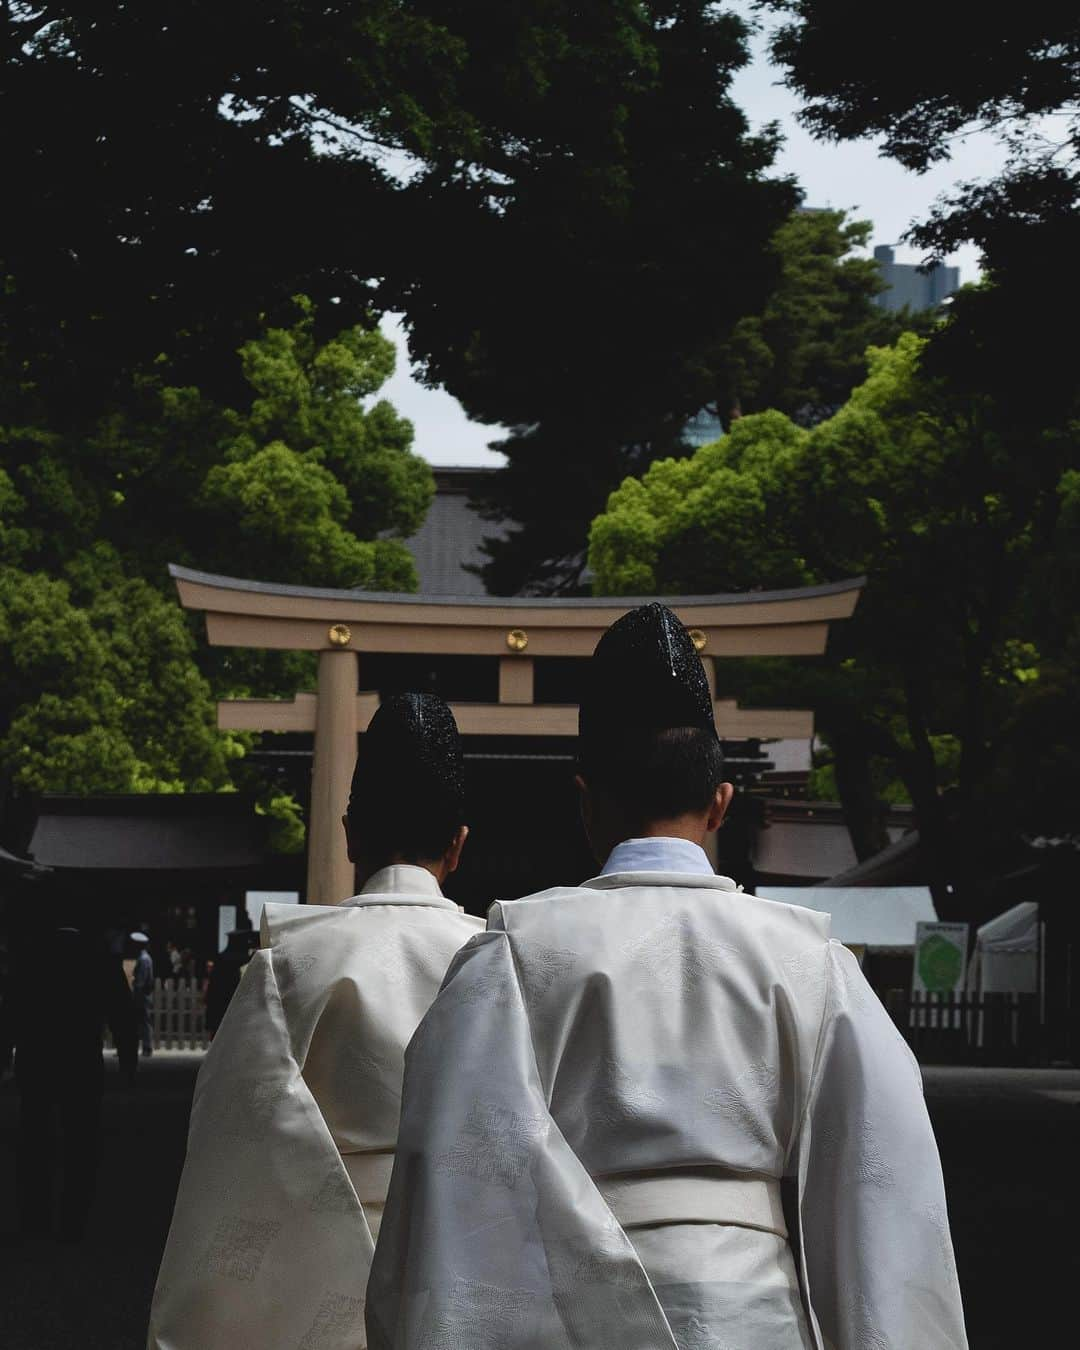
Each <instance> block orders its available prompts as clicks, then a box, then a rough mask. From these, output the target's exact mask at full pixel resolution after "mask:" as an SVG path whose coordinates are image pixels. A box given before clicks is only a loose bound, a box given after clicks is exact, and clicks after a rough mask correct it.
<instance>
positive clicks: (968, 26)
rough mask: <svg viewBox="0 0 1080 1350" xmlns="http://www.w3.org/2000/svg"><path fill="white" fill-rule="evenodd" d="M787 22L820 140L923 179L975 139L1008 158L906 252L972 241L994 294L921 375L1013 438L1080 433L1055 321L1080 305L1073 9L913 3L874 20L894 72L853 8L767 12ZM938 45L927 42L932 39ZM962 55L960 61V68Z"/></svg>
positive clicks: (942, 337)
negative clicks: (940, 382) (980, 408)
mask: <svg viewBox="0 0 1080 1350" xmlns="http://www.w3.org/2000/svg"><path fill="white" fill-rule="evenodd" d="M762 7H763V8H767V9H771V10H772V11H774V12H775V13H776V14H777V15H778V16H779V17H780V18H781V24H780V27H779V28H778V30H777V32H776V33H775V34H774V38H773V48H772V50H773V56H774V59H775V60H776V61H777V62H778V63H779V64H781V65H782V66H783V67H784V68H785V69H786V71H787V82H788V84H789V85H790V87H791V88H793V89H794V90H795V91H796V92H798V93H799V94H801V95H802V96H803V98H804V99H805V100H806V102H805V108H804V111H803V113H802V118H803V121H804V122H805V124H806V125H807V126H808V127H809V129H810V130H811V132H813V133H814V134H815V135H817V136H818V137H820V138H822V139H826V140H833V141H844V140H855V139H859V138H865V137H880V138H881V149H882V153H883V154H886V155H889V156H891V157H892V158H893V159H895V160H896V161H897V162H898V163H900V164H902V165H904V167H905V168H908V169H911V170H913V171H914V172H916V173H921V172H923V171H925V170H926V169H927V168H929V167H930V166H932V165H934V164H939V163H942V162H944V161H947V160H948V159H949V158H950V157H951V156H952V154H953V151H954V149H955V147H956V145H957V144H958V143H960V142H961V141H963V139H964V138H965V137H966V136H967V135H968V134H969V133H971V132H984V133H990V134H992V135H993V136H994V137H995V138H996V139H997V140H998V142H999V144H1000V145H1001V146H1002V147H1003V149H1004V151H1005V159H1004V163H1003V166H1002V168H1001V170H1000V171H999V172H997V173H995V174H992V175H990V176H988V177H986V178H984V179H980V180H975V181H972V182H966V183H960V184H958V185H957V187H956V188H955V189H954V190H953V191H952V192H951V193H948V194H946V195H945V196H943V197H942V198H941V199H940V200H939V201H938V202H937V203H936V205H935V206H934V208H933V209H932V210H931V212H930V213H929V214H928V216H927V217H926V219H925V220H923V221H920V222H918V223H917V224H916V225H915V226H914V227H913V228H912V229H911V230H910V231H909V235H908V237H909V239H910V240H911V242H912V243H914V244H915V245H916V246H917V247H920V248H922V249H924V250H925V251H926V254H927V256H928V257H929V258H943V257H944V256H946V255H947V254H948V253H950V252H951V251H953V250H954V249H955V248H957V246H958V245H960V244H963V243H973V244H975V245H976V246H977V247H978V248H979V250H980V252H981V254H982V268H983V276H984V283H985V284H983V285H981V286H979V287H977V288H967V289H965V290H964V291H962V292H961V293H960V294H959V295H958V296H957V297H955V300H954V303H953V305H952V307H951V318H950V322H949V323H947V324H946V325H944V327H943V328H941V329H940V331H938V332H937V333H936V334H935V335H934V340H933V342H932V344H931V347H930V349H929V351H928V352H927V354H926V358H925V364H926V367H927V369H928V370H929V371H932V372H934V373H935V374H937V375H939V376H941V377H943V378H945V379H947V380H948V381H949V382H950V383H951V384H952V386H953V387H954V389H955V390H957V391H959V390H961V389H962V390H964V391H965V392H966V393H967V394H968V395H969V396H971V397H973V398H975V399H978V398H979V397H984V396H992V398H993V400H994V404H995V415H996V419H997V422H998V424H999V425H1001V426H1004V424H1005V423H1006V422H1009V423H1010V424H1011V425H1012V427H1013V434H1015V435H1016V436H1017V437H1018V439H1019V438H1021V437H1022V435H1026V436H1027V437H1028V438H1029V439H1031V438H1036V439H1037V438H1039V437H1041V435H1042V433H1043V430H1044V429H1045V428H1048V427H1052V426H1060V425H1063V424H1065V423H1068V422H1069V421H1071V420H1075V418H1076V415H1077V406H1076V398H1077V390H1076V378H1075V371H1074V361H1073V357H1072V351H1071V348H1070V345H1069V344H1068V343H1065V342H1062V341H1061V340H1060V334H1059V327H1060V325H1058V324H1055V323H1053V322H1048V321H1047V312H1048V311H1047V305H1048V303H1049V304H1050V305H1051V308H1052V310H1053V312H1054V313H1061V314H1070V313H1073V312H1075V310H1076V307H1077V304H1078V303H1080V276H1078V274H1077V269H1076V267H1075V257H1076V246H1077V213H1078V210H1080V170H1078V163H1080V160H1078V156H1077V151H1078V150H1080V111H1078V109H1080V27H1078V25H1077V23H1076V17H1075V15H1074V14H1073V13H1072V12H1071V11H1070V10H1069V8H1068V7H1067V6H1061V5H1033V6H1028V7H1027V8H1024V9H1022V10H1021V9H1019V8H1017V7H1015V6H1014V7H1003V6H998V7H980V8H979V9H978V11H977V13H976V11H975V10H974V8H973V6H971V5H964V4H953V5H948V6H934V5H931V4H929V3H927V2H926V0H916V3H914V4H912V5H907V6H905V7H904V8H903V9H895V10H890V11H889V12H888V13H885V14H882V15H880V16H877V17H876V18H875V40H876V41H877V42H879V43H880V44H881V49H882V50H887V51H888V52H889V60H888V62H885V63H877V64H868V63H867V62H866V60H865V59H864V56H865V53H864V49H863V33H862V11H861V9H860V8H859V7H858V6H857V5H856V4H854V3H852V2H851V0H766V3H765V4H764V5H763V6H762ZM929 32H932V33H933V34H934V40H933V43H932V44H928V43H927V42H926V34H927V33H929ZM957 52H963V53H964V59H963V60H960V61H958V60H957V58H956V53H957Z"/></svg>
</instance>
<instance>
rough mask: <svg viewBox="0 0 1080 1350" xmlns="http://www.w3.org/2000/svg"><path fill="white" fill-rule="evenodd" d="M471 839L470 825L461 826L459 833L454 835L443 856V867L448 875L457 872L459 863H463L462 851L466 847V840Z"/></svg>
mask: <svg viewBox="0 0 1080 1350" xmlns="http://www.w3.org/2000/svg"><path fill="white" fill-rule="evenodd" d="M468 837H469V827H468V825H459V826H458V832H457V834H455V835H454V838H453V841H452V843H451V844H450V847H449V848H448V849H447V850H446V852H445V853H444V854H443V867H444V868H445V869H446V875H447V876H449V875H450V873H451V872H456V871H457V868H458V863H459V862H460V861H461V850H462V849H463V848H464V847H465V840H466V839H468Z"/></svg>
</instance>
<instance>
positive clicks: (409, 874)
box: [341, 863, 457, 910]
mask: <svg viewBox="0 0 1080 1350" xmlns="http://www.w3.org/2000/svg"><path fill="white" fill-rule="evenodd" d="M386 902H389V903H391V904H399V905H400V904H414V905H438V906H440V907H442V906H446V907H448V908H450V909H454V910H456V909H457V905H455V904H454V902H453V900H448V899H447V898H446V896H445V895H443V893H442V890H441V888H440V886H439V883H438V882H437V881H436V880H435V878H434V877H433V876H432V874H431V873H430V872H429V871H428V870H427V868H426V867H417V866H416V865H415V864H414V863H391V864H390V866H389V867H380V868H379V870H378V871H377V872H374V873H372V875H371V876H370V877H368V879H367V881H365V882H364V884H363V886H362V887H361V888H360V894H359V895H353V896H350V897H349V899H348V900H342V901H341V905H342V906H345V905H376V904H381V903H386Z"/></svg>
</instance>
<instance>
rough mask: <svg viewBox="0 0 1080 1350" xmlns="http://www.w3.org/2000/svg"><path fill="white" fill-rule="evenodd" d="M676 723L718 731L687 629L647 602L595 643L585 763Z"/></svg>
mask: <svg viewBox="0 0 1080 1350" xmlns="http://www.w3.org/2000/svg"><path fill="white" fill-rule="evenodd" d="M672 727H698V728H700V729H702V730H705V731H711V732H712V733H713V735H715V734H716V723H715V721H714V719H713V705H712V694H711V692H710V689H709V681H708V679H707V678H706V675H705V668H704V666H703V665H702V664H701V658H700V657H699V656H698V654H697V652H696V651H695V650H694V644H693V641H692V640H691V638H690V634H689V633H688V632H687V631H686V629H685V628H684V627H683V625H682V624H681V623H680V622H679V620H678V619H677V618H676V616H675V615H674V614H673V613H672V611H671V610H670V609H668V607H667V606H666V605H661V604H660V603H659V602H658V601H653V603H652V604H649V605H642V606H640V608H638V609H632V610H630V611H629V613H627V614H624V615H623V616H622V618H621V619H619V620H618V621H617V622H616V623H613V624H612V625H611V627H610V628H609V629H608V631H607V632H606V633H605V634H604V636H603V637H602V638H601V639H600V641H599V642H598V643H597V644H596V650H595V651H594V652H593V655H592V660H591V661H590V662H589V673H588V678H587V681H586V690H585V696H584V698H583V699H582V702H581V709H580V712H579V714H578V739H579V756H580V758H581V761H582V763H583V764H584V763H588V762H589V761H590V760H595V759H596V757H597V756H601V755H603V756H606V755H608V754H609V753H610V752H611V751H612V750H617V749H618V747H619V746H620V745H621V744H622V743H623V742H624V741H625V740H626V738H627V737H632V738H636V737H638V736H641V735H645V734H649V733H654V732H658V731H667V730H669V729H670V728H672Z"/></svg>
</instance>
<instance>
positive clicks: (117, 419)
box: [0, 300, 433, 792]
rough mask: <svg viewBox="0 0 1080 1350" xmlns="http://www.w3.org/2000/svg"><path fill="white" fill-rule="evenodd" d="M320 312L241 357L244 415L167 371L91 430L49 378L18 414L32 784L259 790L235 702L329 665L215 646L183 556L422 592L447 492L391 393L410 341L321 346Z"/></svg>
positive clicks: (18, 557) (24, 755)
mask: <svg viewBox="0 0 1080 1350" xmlns="http://www.w3.org/2000/svg"><path fill="white" fill-rule="evenodd" d="M298 305H299V313H298V315H297V317H296V321H295V322H294V323H293V324H292V326H291V327H288V328H276V327H269V328H267V329H265V330H264V331H263V332H262V333H261V334H260V335H259V336H258V337H256V338H254V339H252V340H251V341H249V342H247V343H245V344H244V346H243V347H242V348H241V350H240V352H239V360H238V362H237V364H238V365H239V367H240V369H241V370H242V372H243V377H244V380H243V383H244V384H245V385H246V388H247V396H246V398H245V399H243V400H242V401H237V403H236V404H235V405H234V406H225V405H222V404H221V403H219V402H216V401H214V400H213V399H210V398H208V397H206V396H204V394H203V393H202V392H201V391H200V390H198V389H196V388H193V387H179V386H176V385H174V384H172V383H170V382H169V378H168V369H167V367H163V368H161V369H158V370H154V371H151V372H150V373H146V374H141V375H139V376H137V377H135V378H133V379H132V381H131V384H130V386H129V388H128V390H127V391H126V394H127V396H126V398H124V399H122V400H118V402H117V405H116V406H115V407H114V408H113V409H112V410H111V411H109V412H107V413H105V414H103V415H102V416H101V417H100V418H98V419H96V420H95V421H94V422H93V423H92V424H91V425H89V427H88V428H87V429H86V430H85V431H83V432H80V431H77V430H74V429H66V430H60V429H55V428H53V427H51V426H50V425H49V408H48V407H47V405H46V403H45V401H44V399H43V398H42V399H40V400H39V399H38V398H37V391H35V390H34V389H33V387H32V385H31V384H30V383H29V382H27V383H26V384H24V386H23V387H22V388H21V389H20V390H19V391H18V402H19V404H20V406H21V407H22V409H23V410H24V411H25V412H32V411H36V412H37V414H38V416H37V419H36V420H30V421H28V422H26V423H21V424H20V423H7V424H5V425H0V552H2V563H3V568H2V571H0V660H2V661H3V664H4V678H3V680H2V682H0V687H2V688H3V705H2V709H0V767H2V770H3V773H4V775H5V778H6V780H7V782H8V783H9V784H10V785H12V786H14V787H15V788H17V789H23V790H33V791H41V790H45V789H49V790H53V791H71V792H92V791H142V790H158V791H160V790H182V789H184V788H188V789H203V790H207V789H214V788H223V787H228V786H230V785H235V784H236V783H237V782H238V781H245V782H246V781H247V780H246V779H245V778H244V773H245V771H244V768H243V766H242V764H241V762H240V761H241V759H242V756H243V753H244V749H245V746H246V745H247V744H248V743H249V740H250V738H247V739H245V738H244V737H239V736H223V735H221V734H220V733H219V732H218V731H217V730H216V727H215V715H214V697H215V695H217V694H219V693H230V694H236V693H245V692H251V691H252V690H253V689H254V690H255V691H257V692H262V693H270V692H275V691H278V690H280V691H281V692H288V693H290V694H291V693H293V692H295V687H296V685H295V681H296V680H297V678H299V677H301V676H302V675H304V674H310V672H309V671H307V670H306V666H305V662H304V661H303V659H302V658H300V659H297V658H295V657H294V658H292V659H291V660H288V659H282V657H281V656H277V657H275V656H274V655H272V654H269V655H263V654H258V653H231V652H213V651H211V652H207V651H205V649H204V644H199V648H200V652H199V654H198V655H197V650H196V642H195V639H194V636H193V629H192V627H191V626H189V624H188V621H187V620H186V618H185V616H184V614H183V613H182V611H181V610H180V609H179V607H178V606H177V604H176V600H175V595H174V594H173V593H172V592H171V584H170V582H169V579H168V576H167V572H166V565H167V563H169V562H186V563H189V564H193V565H195V566H199V567H203V568H206V569H208V570H218V571H223V572H229V573H231V574H233V575H250V576H255V577H258V578H261V579H270V580H280V581H292V582H299V583H304V582H307V583H311V584H320V585H329V586H357V587H365V588H377V589H383V590H399V589H406V590H407V589H414V588H415V584H416V577H415V570H414V567H413V563H412V559H411V557H410V555H409V553H408V551H407V549H406V548H405V545H404V543H403V542H402V536H407V535H409V534H411V533H412V532H413V531H414V530H415V529H416V528H417V527H418V525H419V524H420V522H421V521H422V519H423V516H424V513H425V511H426V509H427V506H428V503H429V501H430V499H431V495H432V491H433V483H432V478H431V471H430V470H429V468H428V467H427V465H426V464H425V463H424V462H423V461H422V460H420V459H418V458H417V457H416V456H414V455H413V454H412V453H411V451H410V442H411V439H412V429H411V427H410V425H409V423H408V422H406V421H404V420H403V419H401V418H400V417H398V416H397V414H396V413H395V412H394V410H393V409H392V408H391V407H390V405H389V404H388V403H386V402H385V401H377V402H372V401H371V400H372V396H373V395H375V394H376V392H377V390H378V388H379V387H380V385H381V384H382V383H383V382H384V381H385V380H386V378H387V377H388V376H389V375H390V373H391V371H392V369H393V362H394V352H393V348H392V346H391V344H390V343H389V342H388V341H387V340H386V339H385V338H383V337H382V336H381V335H380V334H379V333H378V332H377V331H374V330H373V329H371V328H361V327H358V328H352V329H347V330H345V331H343V332H341V333H338V334H337V335H336V336H335V337H334V338H332V339H331V340H329V341H326V342H319V341H317V340H316V338H315V337H314V331H313V324H314V315H313V313H312V307H311V304H310V302H308V301H303V300H302V301H299V302H298ZM233 359H234V361H237V358H236V357H234V358H233ZM238 775H239V777H238Z"/></svg>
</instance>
